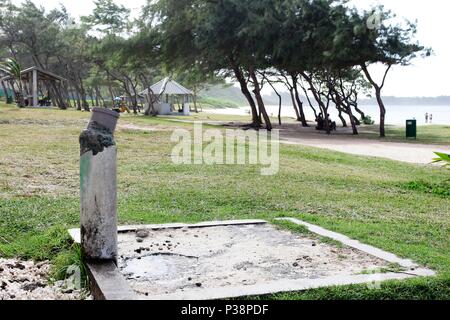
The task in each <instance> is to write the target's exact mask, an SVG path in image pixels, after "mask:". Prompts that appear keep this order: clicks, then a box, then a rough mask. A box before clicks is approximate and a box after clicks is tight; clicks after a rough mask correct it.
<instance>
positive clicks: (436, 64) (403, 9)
mask: <svg viewBox="0 0 450 320" xmlns="http://www.w3.org/2000/svg"><path fill="white" fill-rule="evenodd" d="M180 1H182V0H180ZM13 2H15V3H20V2H21V0H13ZM33 2H35V3H36V4H38V5H41V6H43V7H44V8H46V9H53V8H55V7H58V6H59V4H60V3H62V4H63V5H64V6H65V7H66V8H67V9H68V11H69V13H70V14H71V15H73V16H75V17H79V16H82V15H88V14H90V12H91V11H92V9H93V7H94V1H93V0H33ZM116 2H117V3H121V4H123V5H125V6H126V7H128V8H130V9H132V11H133V12H134V15H136V14H137V13H138V12H139V8H140V7H141V6H142V5H143V4H144V3H145V0H116ZM352 2H353V3H354V4H355V5H356V6H358V7H361V8H368V7H370V6H371V4H383V5H385V6H386V7H387V8H389V9H392V10H393V11H394V12H395V13H397V15H398V16H400V17H401V16H403V17H406V18H408V19H409V20H415V19H417V20H418V34H417V39H418V40H419V41H420V42H421V43H422V44H423V45H425V46H429V47H432V48H433V50H434V52H435V56H433V57H430V58H427V59H423V60H422V59H416V60H415V61H414V62H413V65H412V66H408V67H396V68H394V69H393V70H392V71H391V74H390V76H389V77H388V80H387V82H386V87H385V89H384V95H392V96H438V95H449V96H450V83H449V79H448V78H449V74H450V41H449V38H450V19H449V15H450V6H449V4H448V1H446V0H427V1H424V0H394V1H393V0H353V1H352ZM374 71H375V72H376V73H379V72H378V71H379V70H377V68H375V69H374Z"/></svg>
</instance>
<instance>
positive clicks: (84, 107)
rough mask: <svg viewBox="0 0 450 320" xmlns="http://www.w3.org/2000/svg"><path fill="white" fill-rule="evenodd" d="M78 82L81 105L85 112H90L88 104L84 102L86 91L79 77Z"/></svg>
mask: <svg viewBox="0 0 450 320" xmlns="http://www.w3.org/2000/svg"><path fill="white" fill-rule="evenodd" d="M78 79H79V81H80V95H81V97H80V98H81V105H82V107H83V109H84V110H85V111H90V109H89V103H88V102H87V100H86V90H85V89H84V85H83V79H81V77H79V78H78Z"/></svg>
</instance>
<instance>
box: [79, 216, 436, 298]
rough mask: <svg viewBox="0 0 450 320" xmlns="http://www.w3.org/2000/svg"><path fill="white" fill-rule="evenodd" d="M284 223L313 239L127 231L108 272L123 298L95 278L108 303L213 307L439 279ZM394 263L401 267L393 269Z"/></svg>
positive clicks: (244, 228)
mask: <svg viewBox="0 0 450 320" xmlns="http://www.w3.org/2000/svg"><path fill="white" fill-rule="evenodd" d="M284 220H288V221H290V222H292V223H296V224H300V225H303V226H305V227H307V228H308V229H309V230H310V231H311V232H312V234H311V235H298V234H294V233H291V232H289V231H286V230H280V229H278V228H276V227H274V226H272V225H270V224H267V223H266V222H265V221H263V220H246V221H224V222H206V223H200V224H169V225H148V226H125V227H121V228H120V231H119V244H118V245H119V255H120V256H119V259H118V267H117V268H116V269H115V270H109V271H107V272H112V273H113V274H114V275H115V276H114V277H113V278H114V279H120V278H122V280H123V281H122V280H120V281H118V283H119V284H120V286H118V287H117V292H116V293H114V282H116V283H117V281H116V280H113V279H112V278H111V281H107V283H105V282H103V285H102V281H104V280H105V279H108V278H110V275H108V276H105V274H106V273H105V272H103V271H105V270H103V271H102V269H101V268H100V269H99V268H97V269H95V272H91V276H92V277H93V278H100V279H103V280H101V281H98V282H99V283H100V286H99V287H100V288H101V287H106V288H107V290H109V293H108V294H106V295H105V299H116V298H119V299H122V298H123V299H134V298H137V299H149V300H165V299H175V300H185V299H192V300H207V299H223V298H233V297H242V296H253V295H265V294H271V293H278V292H288V291H301V290H306V289H313V288H320V287H325V286H332V285H347V284H360V283H368V284H371V285H373V284H374V283H378V282H381V281H385V280H389V279H406V278H410V277H416V276H433V275H434V274H435V273H434V272H433V271H432V270H429V269H426V268H421V267H419V266H418V265H417V264H415V263H414V262H412V261H410V260H407V259H401V258H398V257H397V256H395V255H393V254H392V253H389V252H385V251H383V250H380V249H378V248H374V247H372V246H367V245H365V244H362V243H360V242H358V241H355V240H352V239H349V238H348V237H346V236H344V235H341V234H338V233H333V232H331V231H329V230H326V229H323V228H321V227H318V226H314V225H312V224H309V223H306V222H303V221H301V220H298V219H292V218H284ZM71 234H72V236H75V237H76V235H77V231H76V230H71ZM318 236H324V237H328V238H331V239H334V240H336V241H338V242H340V243H342V244H343V245H342V246H337V245H334V244H332V243H329V242H321V241H320V240H319V239H320V237H318ZM393 263H395V264H396V265H397V266H400V267H395V268H394V269H393V266H392V264H393ZM110 267H111V266H110ZM114 268H115V267H113V269H114ZM90 269H92V268H91V267H90ZM110 274H111V273H110ZM119 274H120V275H119ZM126 287H128V289H126ZM124 292H125V293H126V294H123V293H124ZM130 292H132V293H133V294H130ZM108 297H109V298H108Z"/></svg>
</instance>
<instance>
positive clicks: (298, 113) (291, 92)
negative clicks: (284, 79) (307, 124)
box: [289, 88, 302, 122]
mask: <svg viewBox="0 0 450 320" xmlns="http://www.w3.org/2000/svg"><path fill="white" fill-rule="evenodd" d="M289 93H290V94H291V100H292V106H293V107H294V111H295V115H296V116H297V121H298V122H300V121H302V118H301V117H300V112H299V111H298V107H297V102H296V101H295V96H294V88H291V89H289Z"/></svg>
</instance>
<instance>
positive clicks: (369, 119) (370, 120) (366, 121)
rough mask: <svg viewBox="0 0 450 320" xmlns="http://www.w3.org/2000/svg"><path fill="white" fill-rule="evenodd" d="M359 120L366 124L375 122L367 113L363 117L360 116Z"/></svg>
mask: <svg viewBox="0 0 450 320" xmlns="http://www.w3.org/2000/svg"><path fill="white" fill-rule="evenodd" d="M361 122H362V123H363V124H366V125H373V124H374V123H375V121H373V120H372V118H371V117H370V116H368V115H366V116H365V117H364V118H362V119H361Z"/></svg>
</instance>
